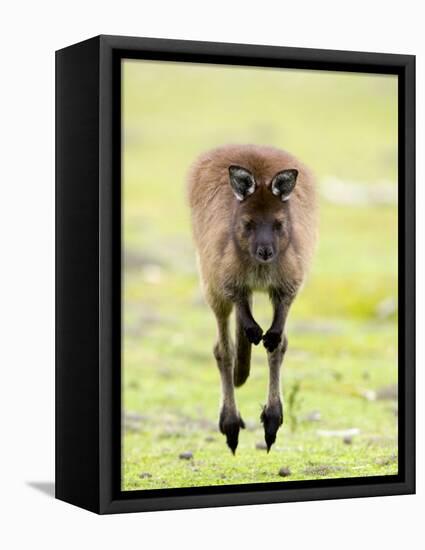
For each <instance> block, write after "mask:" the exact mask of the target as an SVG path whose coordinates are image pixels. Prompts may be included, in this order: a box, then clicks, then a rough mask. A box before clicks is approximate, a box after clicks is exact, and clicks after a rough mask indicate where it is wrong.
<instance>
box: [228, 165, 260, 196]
mask: <svg viewBox="0 0 425 550" xmlns="http://www.w3.org/2000/svg"><path fill="white" fill-rule="evenodd" d="M229 176H230V185H231V187H232V190H233V193H234V194H235V196H236V198H237V199H238V201H241V202H242V201H244V200H245V199H246V198H247V197H249V196H250V195H252V194H253V193H254V191H255V187H256V184H255V179H254V176H253V175H252V174H251V172H250V171H249V170H246V169H245V168H242V167H241V166H229Z"/></svg>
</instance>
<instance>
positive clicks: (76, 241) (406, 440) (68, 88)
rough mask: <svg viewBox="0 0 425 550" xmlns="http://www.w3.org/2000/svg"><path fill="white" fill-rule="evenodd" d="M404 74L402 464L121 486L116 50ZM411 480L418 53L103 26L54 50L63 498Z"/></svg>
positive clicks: (318, 495)
mask: <svg viewBox="0 0 425 550" xmlns="http://www.w3.org/2000/svg"><path fill="white" fill-rule="evenodd" d="M123 58H137V59H149V60H168V61H181V62H196V63H214V64H226V65H244V66H261V67H285V68H300V69H319V70H332V71H351V72H363V73H381V74H382V73H384V74H396V75H398V83H399V84H398V114H399V119H398V120H399V125H398V127H399V129H398V142H399V149H398V167H399V181H398V193H399V194H398V201H399V202H398V204H399V227H398V231H399V258H398V261H399V304H398V306H399V356H398V365H399V366H398V369H399V372H398V375H399V416H398V422H399V442H398V443H399V473H398V474H397V475H394V476H379V477H378V476H375V477H368V478H353V479H327V480H315V481H293V482H291V481H285V482H281V483H279V482H276V483H272V484H270V483H269V484H261V483H258V484H249V485H232V486H218V487H197V488H183V489H161V490H146V491H128V492H122V491H121V488H120V479H119V477H120V476H119V473H120V467H121V450H120V449H121V391H120V380H121V371H120V368H121V367H120V345H121V326H120V324H121V233H120V228H121V186H120V178H121V164H120V163H121V127H120V116H121V108H120V101H121V98H120V67H121V59H123ZM414 491H415V57H414V56H410V55H394V54H381V53H363V52H347V51H331V50H316V49H304V48H287V47H270V46H258V45H242V44H224V43H211V42H193V41H182V40H163V39H152V38H130V37H120V36H98V37H95V38H91V39H89V40H87V41H84V42H81V43H79V44H75V45H73V46H70V47H67V48H64V49H62V50H59V51H58V52H56V498H58V499H61V500H64V501H66V502H69V503H72V504H75V505H77V506H80V507H83V508H86V509H88V510H91V511H93V512H97V513H100V514H105V513H117V512H136V511H147V510H166V509H179V508H198V507H210V506H229V505H241V504H262V503H271V502H291V501H300V500H317V499H334V498H350V497H366V496H378V495H396V494H397V495H400V494H409V493H414Z"/></svg>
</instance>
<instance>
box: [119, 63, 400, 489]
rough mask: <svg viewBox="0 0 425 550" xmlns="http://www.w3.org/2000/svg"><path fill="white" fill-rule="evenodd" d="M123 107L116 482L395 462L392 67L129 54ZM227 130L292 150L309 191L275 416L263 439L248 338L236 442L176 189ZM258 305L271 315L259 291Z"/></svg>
mask: <svg viewBox="0 0 425 550" xmlns="http://www.w3.org/2000/svg"><path fill="white" fill-rule="evenodd" d="M122 108H123V250H124V255H123V363H122V364H123V373H122V374H123V377H122V392H123V409H124V410H123V427H124V430H123V435H124V437H123V442H122V443H123V465H122V467H123V468H122V471H123V477H122V486H123V489H124V490H132V489H152V488H167V487H188V486H205V485H218V484H225V485H228V484H229V485H231V484H239V483H255V482H272V481H282V480H288V481H291V480H299V479H319V478H334V477H359V476H369V475H386V474H394V473H396V472H397V412H398V411H397V328H396V323H397V184H396V182H397V78H396V77H395V76H386V75H367V74H350V73H336V72H325V71H300V70H286V69H285V70H283V69H258V68H243V67H223V66H214V65H196V64H179V63H168V62H167V63H164V62H161V63H158V62H148V61H139V60H128V61H125V62H124V63H123V107H122ZM225 143H257V144H268V145H275V146H277V147H281V148H283V149H287V150H288V151H290V152H291V153H293V154H295V155H296V156H298V157H299V158H300V159H301V160H302V161H303V162H305V163H306V164H307V165H309V166H310V167H311V168H312V169H313V171H314V172H315V173H316V175H317V179H318V186H319V196H320V237H319V244H318V248H317V252H316V255H315V258H314V260H313V264H312V268H311V272H310V275H309V278H308V280H307V282H306V285H305V287H304V289H303V291H302V292H301V294H300V295H299V296H298V298H297V300H296V301H295V303H294V305H293V307H292V310H291V313H290V318H289V321H288V326H287V334H288V339H289V349H288V352H287V354H286V358H285V361H284V367H283V394H284V416H285V419H284V425H283V426H282V428H281V429H280V431H279V433H278V439H277V441H276V444H275V445H274V446H273V448H272V450H271V452H270V453H269V454H267V453H266V451H265V450H264V445H263V441H264V440H263V429H262V426H261V423H260V420H259V417H260V412H261V406H262V404H263V403H264V402H265V398H266V391H267V381H268V368H267V361H266V354H265V351H264V348H263V347H262V346H259V347H258V348H254V351H253V360H252V362H253V364H252V370H251V375H250V378H249V379H248V381H247V383H246V384H245V385H244V386H243V387H242V388H240V389H238V390H237V400H238V405H239V410H240V412H241V415H242V417H243V418H244V420H245V422H246V425H247V429H246V430H245V431H242V432H241V434H240V441H239V447H238V450H237V454H236V456H235V457H233V456H232V455H231V453H230V451H229V450H228V448H227V447H226V444H225V439H224V437H223V436H222V435H221V434H220V433H219V432H218V428H217V418H218V406H219V399H220V391H219V389H220V384H219V376H218V371H217V368H216V365H215V361H214V359H213V355H212V346H213V343H214V341H215V322H214V317H213V315H212V313H211V312H210V310H209V308H208V307H207V306H206V305H205V303H204V301H203V298H202V294H201V292H200V288H199V279H198V275H197V271H196V263H195V254H194V247H193V244H192V238H191V231H190V223H189V222H190V218H189V210H188V207H187V202H186V192H185V180H186V174H187V171H188V168H189V166H190V164H191V162H192V161H193V160H194V159H195V158H196V156H197V155H198V154H199V153H201V152H203V151H204V150H206V149H208V148H211V147H215V146H218V145H222V144H225ZM254 315H255V317H256V319H257V321H258V322H259V324H260V325H261V326H263V328H267V327H268V326H269V324H270V321H271V308H270V306H269V304H268V300H267V298H266V296H262V295H256V296H255V298H254ZM279 472H280V474H279ZM282 476H284V477H282Z"/></svg>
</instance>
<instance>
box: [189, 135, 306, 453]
mask: <svg viewBox="0 0 425 550" xmlns="http://www.w3.org/2000/svg"><path fill="white" fill-rule="evenodd" d="M232 165H236V166H240V167H243V168H244V169H246V170H249V171H250V172H251V174H252V175H253V176H254V178H255V181H256V184H257V187H256V190H255V192H254V193H253V194H252V196H248V197H247V198H246V199H245V200H244V201H243V202H239V201H238V200H237V198H236V197H235V195H234V193H233V190H232V188H231V185H230V182H229V167H230V166H232ZM287 169H296V170H298V177H297V180H296V185H295V188H294V190H293V191H292V193H291V195H290V198H289V200H287V201H286V202H282V200H281V198H280V197H276V196H275V195H273V193H272V192H271V189H270V185H271V181H272V179H273V177H274V176H275V175H276V174H277V173H278V172H281V171H282V170H287ZM188 194H189V203H190V207H191V213H192V226H193V235H194V240H195V244H196V248H197V253H198V259H199V267H200V274H201V280H202V284H203V289H204V294H205V297H206V300H207V302H208V304H209V305H210V307H211V308H212V310H213V311H214V313H215V315H216V318H217V322H218V333H219V340H218V343H217V345H216V348H215V355H216V359H217V363H218V366H219V369H220V373H221V375H222V386H223V407H222V413H221V416H220V428H221V429H222V431H223V433H226V435H227V441H228V444H229V446H230V447H231V449H232V451H234V450H235V448H236V446H237V437H238V433H239V426H240V425H241V426H242V425H243V422H242V420H241V419H240V416H239V413H238V412H237V409H236V404H235V399H234V395H233V387H230V386H229V372H228V370H229V369H230V370H231V372H232V376H233V375H234V383H235V385H237V386H238V385H241V384H243V382H244V381H245V380H246V378H247V376H248V373H249V367H250V365H249V363H250V356H251V344H250V342H253V343H255V344H257V343H258V341H259V339H261V338H263V341H264V345H265V347H266V348H267V349H268V350H269V346H268V343H269V341H270V339H273V338H275V339H276V345H277V343H278V342H281V344H279V348H278V349H276V351H275V352H274V351H270V353H269V354H268V359H269V366H270V373H271V374H270V375H271V386H270V389H269V401H268V405H267V406H266V407H265V409H264V411H263V413H262V421H263V423H264V425H265V431H266V441H267V445H268V448H269V447H270V445H271V443H273V441H274V438H275V436H276V431H277V429H278V427H279V425H280V423H281V416H282V406H281V400H280V397H279V395H280V379H279V373H280V365H281V362H282V359H283V355H284V353H285V350H286V344H287V341H286V338H284V337H283V338H284V345H283V344H282V336H281V334H277V335H276V334H272V335H271V336H270V333H271V332H273V330H272V329H273V327H274V326H275V325H276V326H277V325H279V331H280V332H281V333H283V328H284V323H285V320H286V315H287V312H288V309H289V307H290V304H291V302H292V301H293V299H294V297H295V296H296V294H297V292H298V289H299V288H300V286H301V284H302V282H303V280H304V278H305V275H306V273H307V269H308V266H309V263H310V260H311V257H312V253H313V250H314V245H315V241H316V210H317V209H316V194H315V184H314V178H313V176H312V174H311V172H310V171H309V169H308V168H307V167H306V166H305V165H304V164H302V163H301V162H300V161H299V160H298V159H296V158H295V157H294V156H292V155H291V154H289V153H287V152H285V151H283V150H279V149H276V148H273V147H266V146H256V145H227V146H223V147H219V148H217V149H213V150H211V151H208V152H206V153H204V154H203V155H201V156H200V157H199V158H198V159H197V160H196V162H195V163H194V164H193V166H192V168H191V170H190V173H189V178H188ZM253 218H254V219H255V220H260V221H261V220H265V221H268V222H269V223H272V222H273V223H278V226H279V228H280V227H281V229H280V232H279V237H278V247H277V257H276V258H275V259H274V260H273V261H272V262H271V263H268V264H261V263H258V262H255V261H254V259H253V258H252V256H251V255H250V254H249V238H248V236H247V234H246V232H245V230H244V227H245V226H244V223H245V224H246V220H249V219H253ZM256 290H260V291H267V292H269V293H270V297H271V299H272V302H273V304H274V306H275V318H274V321H273V324H272V327H271V328H270V329H269V331H268V334H266V335H264V337H262V329H261V328H260V327H258V325H257V327H258V328H257V329H255V327H254V329H255V330H257V332H258V331H259V332H258V334H255V335H254V336H253V337H252V338H251V340H248V338H247V337H246V334H248V336H250V335H249V330H250V329H249V328H248V330H247V321H246V319H247V313H246V312H247V311H248V323H251V324H255V325H256V322H255V320H254V319H253V318H252V315H251V314H250V305H249V302H250V296H251V293H252V291H256ZM241 296H242V297H244V298H243V299H241ZM278 303H280V304H282V303H283V304H284V306H283V307H282V309H281V311H280V314H276V311H277V309H276V308H277V307H278V306H277V304H278ZM234 304H236V306H237V315H236V319H237V329H236V334H237V339H236V357H235V354H234V352H233V344H232V343H231V339H230V336H229V334H228V316H229V314H230V312H231V310H232V307H233V305H234ZM244 312H245V313H244ZM279 315H280V317H279ZM243 319H245V321H243ZM249 319H251V320H252V321H250V320H249ZM276 319H277V321H276ZM279 319H280V321H279ZM275 328H276V327H275ZM255 330H254V332H255ZM275 332H276V331H275ZM251 336H252V335H251ZM251 336H250V337H251ZM267 339H268V340H267ZM273 349H274V347H270V350H273ZM272 379H273V383H272ZM278 386H279V387H278ZM229 411H230V413H229ZM279 415H280V416H279ZM229 419H230V420H229ZM270 419H271V420H270ZM226 422H227V424H226ZM267 423H268V424H269V425H267ZM270 423H271V424H273V426H272V428H270V425H271V424H270ZM226 426H227V427H226ZM229 426H230V427H229ZM268 430H269V432H270V430H271V432H273V433H272V434H270V433H269V434H268ZM235 432H236V436H235ZM229 434H230V435H229ZM269 441H271V443H270V444H269Z"/></svg>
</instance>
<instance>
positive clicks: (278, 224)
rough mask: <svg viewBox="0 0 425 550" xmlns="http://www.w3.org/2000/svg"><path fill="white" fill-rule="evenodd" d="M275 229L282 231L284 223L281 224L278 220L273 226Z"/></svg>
mask: <svg viewBox="0 0 425 550" xmlns="http://www.w3.org/2000/svg"><path fill="white" fill-rule="evenodd" d="M273 229H274V230H275V231H280V230H281V229H282V222H280V221H279V220H276V221H275V222H274V224H273Z"/></svg>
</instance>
